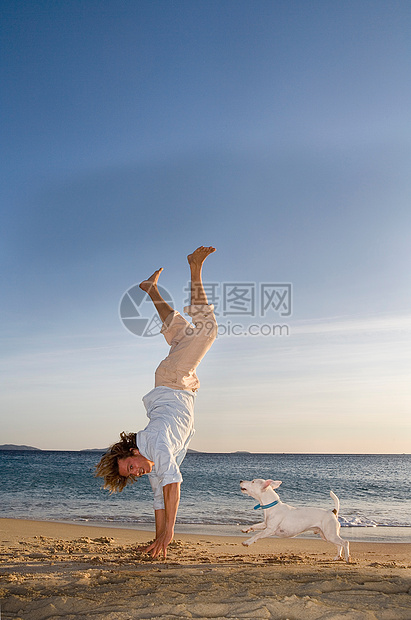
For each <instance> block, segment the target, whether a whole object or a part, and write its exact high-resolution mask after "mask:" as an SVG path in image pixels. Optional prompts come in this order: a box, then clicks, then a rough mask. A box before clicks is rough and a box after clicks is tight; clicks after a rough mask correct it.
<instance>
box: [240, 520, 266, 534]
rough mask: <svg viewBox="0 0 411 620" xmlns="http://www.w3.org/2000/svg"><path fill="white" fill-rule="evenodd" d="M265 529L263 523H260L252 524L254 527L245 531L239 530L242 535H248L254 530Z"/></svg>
mask: <svg viewBox="0 0 411 620" xmlns="http://www.w3.org/2000/svg"><path fill="white" fill-rule="evenodd" d="M264 529H265V521H262V522H261V523H254V525H250V527H247V528H246V529H245V530H241V531H242V532H243V533H244V534H248V532H255V531H256V530H264Z"/></svg>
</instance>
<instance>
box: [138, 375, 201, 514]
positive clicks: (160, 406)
mask: <svg viewBox="0 0 411 620" xmlns="http://www.w3.org/2000/svg"><path fill="white" fill-rule="evenodd" d="M194 402H195V393H194V392H188V391H185V390H173V389H172V388H169V387H165V386H159V387H156V388H154V389H153V390H151V392H149V393H148V394H146V395H145V396H144V397H143V403H144V406H145V408H146V411H147V417H148V418H149V419H150V422H149V423H148V425H147V426H146V428H145V429H144V430H143V431H139V432H138V433H137V434H136V443H137V448H138V450H139V451H140V453H141V454H142V455H143V456H145V457H146V458H147V459H149V460H150V461H153V462H154V466H153V469H152V471H151V473H149V474H148V477H149V480H150V484H151V488H152V489H153V492H154V510H159V509H161V508H164V498H163V487H164V486H165V485H166V484H171V483H172V482H182V480H183V477H182V475H181V472H180V467H179V466H180V465H181V463H182V461H183V459H184V457H185V455H186V453H187V448H188V444H189V443H190V440H191V438H192V437H193V435H194Z"/></svg>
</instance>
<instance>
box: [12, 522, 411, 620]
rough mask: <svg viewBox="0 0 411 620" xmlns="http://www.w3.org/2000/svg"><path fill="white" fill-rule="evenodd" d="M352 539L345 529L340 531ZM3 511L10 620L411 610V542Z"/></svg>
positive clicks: (388, 618)
mask: <svg viewBox="0 0 411 620" xmlns="http://www.w3.org/2000/svg"><path fill="white" fill-rule="evenodd" d="M343 536H344V537H345V538H347V539H348V540H349V530H348V531H345V530H344V532H343ZM152 538H153V536H152V534H150V532H144V531H138V530H131V529H130V530H127V529H117V528H107V527H93V526H86V525H71V524H65V523H53V522H43V521H24V520H20V519H0V604H1V619H2V620H6V619H7V620H9V619H10V620H46V619H47V620H57V618H59V619H64V620H80V619H86V618H87V619H88V618H90V619H93V620H135V619H136V620H138V619H140V618H150V619H152V620H154V619H155V618H162V619H163V620H167V619H174V618H231V619H233V618H234V619H235V618H249V619H257V618H267V619H269V618H278V619H281V620H286V619H289V620H326V619H327V620H410V619H411V544H409V543H360V542H353V543H351V556H352V563H351V564H346V563H345V562H343V561H333V557H334V555H335V547H334V546H333V545H331V544H329V543H325V542H324V541H322V540H321V539H318V540H317V539H316V540H312V539H303V538H295V539H285V540H284V539H274V538H270V539H264V540H260V541H258V542H257V543H255V544H254V545H252V546H251V547H249V548H246V547H244V546H243V545H242V544H241V543H242V541H243V540H244V539H245V538H244V537H243V536H239V537H231V536H226V537H224V536H211V535H193V534H177V535H176V537H175V540H174V541H173V543H172V544H171V545H170V547H169V552H168V555H167V559H166V560H164V559H160V560H152V559H151V557H150V556H147V555H146V554H144V553H143V552H142V551H141V549H140V548H139V547H140V546H141V545H144V544H146V543H148V542H149V541H150V540H151V539H152Z"/></svg>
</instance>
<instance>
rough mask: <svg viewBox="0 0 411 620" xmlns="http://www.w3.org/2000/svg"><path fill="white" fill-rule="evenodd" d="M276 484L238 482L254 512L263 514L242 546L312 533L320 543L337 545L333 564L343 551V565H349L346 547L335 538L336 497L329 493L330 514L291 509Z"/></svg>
mask: <svg viewBox="0 0 411 620" xmlns="http://www.w3.org/2000/svg"><path fill="white" fill-rule="evenodd" d="M280 484H281V482H280V481H279V480H275V481H274V480H262V479H257V480H250V481H245V480H242V481H241V482H240V486H241V491H242V492H243V493H245V494H246V495H251V497H254V499H256V500H257V501H258V502H259V503H258V504H257V506H255V510H257V509H258V508H262V509H263V511H264V521H263V522H262V523H256V524H255V525H251V526H250V527H249V528H247V529H246V530H242V531H243V532H244V533H245V534H247V533H248V532H255V531H258V534H256V535H255V536H252V537H251V538H249V539H248V540H246V541H245V542H243V545H245V546H246V547H248V546H249V545H252V544H253V542H255V541H256V540H258V539H259V538H266V537H268V536H279V537H280V538H292V537H293V536H297V535H298V534H301V533H302V532H306V531H307V530H312V531H313V532H314V533H315V534H320V535H321V537H322V539H323V540H326V541H328V542H331V543H333V544H334V545H337V548H338V553H337V556H336V557H335V559H336V560H339V559H340V558H341V552H342V550H343V549H344V557H345V561H346V562H349V561H350V550H349V543H348V541H346V540H343V539H342V538H341V537H340V536H339V532H340V524H339V522H338V519H337V516H338V510H339V508H340V501H339V499H338V497H337V496H336V495H335V494H334V493H333V492H332V491H330V495H331V497H332V498H333V500H334V503H335V509H334V510H324V509H323V508H308V507H307V508H294V507H293V506H289V505H288V504H283V502H282V501H281V500H280V498H279V496H278V495H277V493H276V492H275V491H274V489H277V488H278V487H279V486H280Z"/></svg>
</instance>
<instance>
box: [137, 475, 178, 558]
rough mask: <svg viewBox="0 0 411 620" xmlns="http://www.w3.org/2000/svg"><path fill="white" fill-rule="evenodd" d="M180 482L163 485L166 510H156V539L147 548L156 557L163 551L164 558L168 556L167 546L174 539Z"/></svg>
mask: <svg viewBox="0 0 411 620" xmlns="http://www.w3.org/2000/svg"><path fill="white" fill-rule="evenodd" d="M180 484H181V483H180V482H172V483H171V484H166V485H164V487H163V495H164V506H165V508H164V510H156V511H155V515H156V539H155V541H154V542H153V543H152V544H151V545H149V546H148V547H147V548H146V552H151V555H152V557H153V558H156V557H157V556H158V555H159V553H160V552H161V551H162V552H163V554H164V558H166V556H167V551H166V550H167V547H168V545H169V544H170V542H171V541H172V540H173V536H174V525H175V522H176V517H177V510H178V505H179V503H180Z"/></svg>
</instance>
